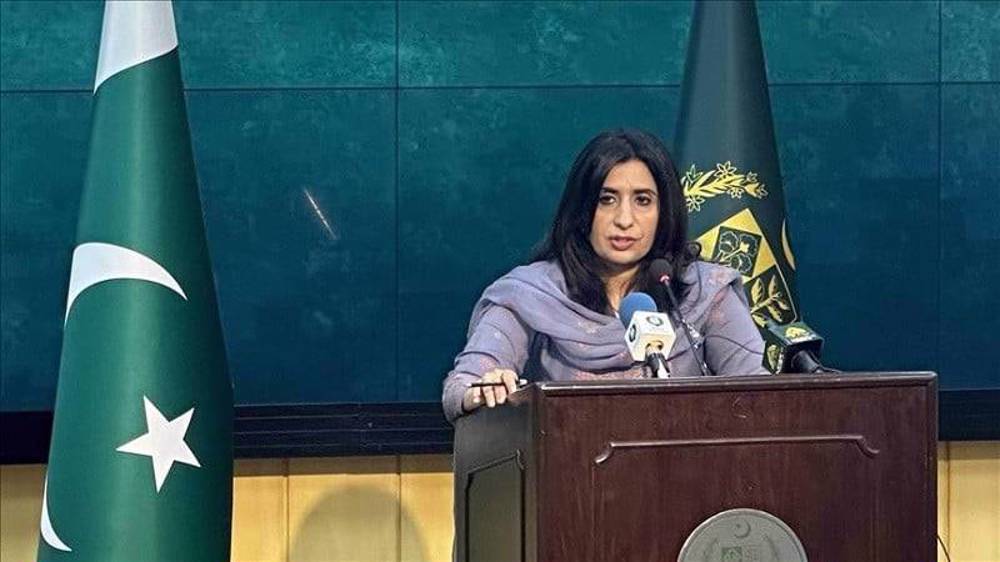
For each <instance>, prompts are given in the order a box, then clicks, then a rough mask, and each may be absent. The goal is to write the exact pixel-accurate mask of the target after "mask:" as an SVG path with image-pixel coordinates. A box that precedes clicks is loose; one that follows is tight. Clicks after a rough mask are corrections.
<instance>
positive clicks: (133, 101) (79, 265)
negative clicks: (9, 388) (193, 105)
mask: <svg viewBox="0 0 1000 562" xmlns="http://www.w3.org/2000/svg"><path fill="white" fill-rule="evenodd" d="M232 409H233V403H232V386H231V384H230V381H229V378H228V375H227V372H226V360H225V354H224V349H223V341H222V330H221V326H220V323H219V317H218V312H217V306H216V298H215V291H214V288H213V282H212V271H211V266H210V264H209V256H208V249H207V246H206V242H205V230H204V225H203V223H202V213H201V203H200V200H199V194H198V185H197V181H196V177H195V170H194V159H193V157H192V152H191V140H190V133H189V131H188V125H187V115H186V110H185V105H184V91H183V88H182V85H181V73H180V63H179V59H178V55H177V35H176V31H175V29H174V18H173V10H172V7H171V4H170V2H151V1H138V2H117V1H116V2H108V3H107V4H106V7H105V11H104V27H103V31H102V37H101V50H100V59H99V62H98V65H97V78H96V80H95V85H94V110H93V132H92V136H91V139H90V157H89V161H88V165H87V174H86V179H85V181H84V186H83V196H82V200H81V208H80V218H79V227H78V231H77V246H76V247H75V249H74V250H73V258H72V267H71V272H70V278H69V294H68V297H67V300H66V312H65V320H64V336H63V348H62V360H61V365H60V371H59V385H58V391H57V394H56V406H55V422H54V428H53V434H52V446H51V450H50V453H49V466H48V474H47V477H46V482H45V493H44V496H43V499H42V502H43V504H42V520H41V540H40V541H39V547H38V559H39V560H44V561H53V562H55V561H61V560H67V561H77V560H79V561H93V562H117V561H120V562H147V561H167V560H170V561H185V562H190V561H199V560H205V561H209V560H210V561H212V562H219V561H220V560H228V559H229V547H230V515H231V510H232V462H233V461H232V458H233V457H232Z"/></svg>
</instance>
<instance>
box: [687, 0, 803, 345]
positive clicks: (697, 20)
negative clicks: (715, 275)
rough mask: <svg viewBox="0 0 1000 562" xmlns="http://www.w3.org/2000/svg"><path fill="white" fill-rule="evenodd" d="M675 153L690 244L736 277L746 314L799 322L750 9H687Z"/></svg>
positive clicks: (711, 5)
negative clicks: (688, 34) (738, 275)
mask: <svg viewBox="0 0 1000 562" xmlns="http://www.w3.org/2000/svg"><path fill="white" fill-rule="evenodd" d="M675 153H676V159H677V164H678V169H679V171H680V173H681V174H682V178H681V184H682V187H683V189H684V198H685V200H686V202H687V209H688V217H689V224H690V230H691V236H692V238H695V239H697V240H698V241H699V242H701V245H702V257H703V258H705V259H707V260H711V261H714V262H718V263H722V264H725V265H728V266H730V267H732V268H734V269H736V270H738V271H739V272H740V273H742V274H743V282H744V287H745V288H746V290H747V296H748V297H749V300H750V308H751V314H752V316H753V319H754V322H756V324H757V326H758V327H760V328H761V329H762V330H764V328H765V326H766V324H767V322H768V321H769V320H773V321H774V322H776V323H777V324H787V323H789V322H794V321H796V320H799V319H800V317H801V314H800V311H799V305H798V302H797V300H796V292H795V258H794V257H793V255H792V250H791V247H790V245H789V242H788V239H789V236H788V225H787V223H786V220H785V197H784V192H783V190H782V185H781V171H780V169H779V166H778V152H777V147H776V144H775V138H774V125H773V123H772V120H771V102H770V98H769V96H768V91H767V74H766V72H765V69H764V54H763V51H762V49H761V41H760V31H759V29H758V24H757V11H756V6H755V5H754V2H753V1H742V0H741V1H713V2H704V1H698V2H696V4H695V8H694V17H693V20H692V25H691V39H690V43H689V46H688V54H687V63H686V66H685V70H684V83H683V87H682V89H681V105H680V113H679V116H678V122H677V133H676V136H675Z"/></svg>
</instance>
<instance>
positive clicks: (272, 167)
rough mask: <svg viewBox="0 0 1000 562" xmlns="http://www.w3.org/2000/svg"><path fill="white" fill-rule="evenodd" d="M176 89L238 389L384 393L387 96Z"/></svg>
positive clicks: (295, 397)
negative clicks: (186, 118) (184, 112)
mask: <svg viewBox="0 0 1000 562" xmlns="http://www.w3.org/2000/svg"><path fill="white" fill-rule="evenodd" d="M188 99H189V102H188V105H189V107H190V116H191V117H190V119H191V131H192V136H193V137H194V148H195V154H196V164H197V166H198V176H199V181H200V183H201V190H202V199H203V201H204V207H205V221H206V229H207V234H208V240H209V249H210V251H211V255H212V261H213V266H214V269H215V275H216V279H217V283H218V292H219V302H220V308H221V310H222V321H223V327H224V330H225V336H226V345H227V348H228V350H229V361H230V366H231V371H232V373H233V378H234V382H235V388H236V398H237V400H238V401H240V402H244V403H246V402H251V403H252V402H262V401H263V402H288V401H292V402H294V401H299V400H302V399H303V397H309V400H311V401H316V402H324V401H337V400H343V401H364V400H380V401H388V400H393V399H395V397H396V390H395V387H396V375H395V372H396V357H395V345H394V343H393V340H394V339H395V334H396V323H395V318H396V296H395V295H396V245H395V236H394V232H395V220H396V219H395V217H396V192H395V189H396V188H395V180H394V174H393V160H394V151H395V143H394V139H393V129H394V123H393V118H394V111H393V94H392V93H391V92H363V91H278V92H252V93H248V92H192V93H190V94H189V96H188ZM375 342H383V343H381V344H376V343H375ZM386 342H388V343H386Z"/></svg>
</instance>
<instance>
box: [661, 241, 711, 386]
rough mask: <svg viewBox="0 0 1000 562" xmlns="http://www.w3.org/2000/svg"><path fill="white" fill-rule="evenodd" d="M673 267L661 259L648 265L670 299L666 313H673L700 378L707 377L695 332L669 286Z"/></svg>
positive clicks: (707, 373)
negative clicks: (696, 342) (689, 347)
mask: <svg viewBox="0 0 1000 562" xmlns="http://www.w3.org/2000/svg"><path fill="white" fill-rule="evenodd" d="M673 269H674V268H673V266H672V265H670V262H669V261H667V260H665V259H663V258H657V259H655V260H653V263H651V264H649V274H650V275H652V276H653V279H655V280H656V282H657V283H659V284H660V285H662V286H663V288H664V289H666V291H667V298H668V299H670V308H671V310H669V311H667V312H668V314H669V313H670V312H673V317H674V321H675V322H676V323H677V325H678V326H680V327H681V332H683V333H684V337H685V338H686V339H687V341H688V345H689V346H691V353H693V354H694V362H695V363H697V364H698V368H699V369H701V374H702V376H705V377H707V376H709V372H708V365H706V364H705V359H704V355H702V356H701V357H699V356H698V348H699V347H700V346H698V345H695V343H694V342H695V338H696V337H697V332H695V330H694V326H692V325H691V324H688V321H687V320H685V319H684V316H683V315H682V314H681V308H680V306H679V305H678V304H677V295H675V294H674V290H673V288H672V287H671V286H670V272H671V271H673Z"/></svg>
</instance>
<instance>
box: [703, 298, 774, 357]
mask: <svg viewBox="0 0 1000 562" xmlns="http://www.w3.org/2000/svg"><path fill="white" fill-rule="evenodd" d="M737 291H740V292H737ZM713 301H714V302H713V303H712V307H711V308H709V311H708V318H707V319H706V321H705V325H704V327H703V328H702V332H703V335H704V337H705V344H704V345H705V362H706V363H707V364H708V368H709V370H711V371H712V373H713V374H716V375H759V374H766V373H767V370H766V369H764V367H763V366H762V365H763V361H762V360H763V357H764V340H763V339H762V338H761V336H760V331H758V330H757V325H756V324H754V322H753V319H752V318H751V317H750V307H749V306H748V305H747V301H746V297H745V295H743V294H742V289H737V288H736V287H735V286H734V285H729V286H727V287H726V288H725V289H723V290H721V291H719V293H718V294H717V295H716V296H715V298H714V299H713Z"/></svg>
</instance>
